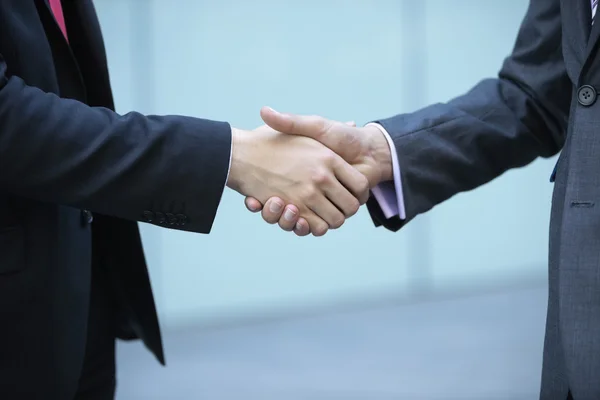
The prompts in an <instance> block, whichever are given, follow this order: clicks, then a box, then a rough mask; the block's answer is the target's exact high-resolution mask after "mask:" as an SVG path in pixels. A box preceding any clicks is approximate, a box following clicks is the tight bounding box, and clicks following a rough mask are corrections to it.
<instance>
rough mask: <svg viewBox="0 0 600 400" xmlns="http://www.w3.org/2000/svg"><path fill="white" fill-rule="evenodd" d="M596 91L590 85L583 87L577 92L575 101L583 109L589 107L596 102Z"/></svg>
mask: <svg viewBox="0 0 600 400" xmlns="http://www.w3.org/2000/svg"><path fill="white" fill-rule="evenodd" d="M596 97H598V95H597V93H596V89H594V87H593V86H590V85H583V86H582V87H580V88H579V90H577V101H578V102H579V104H581V105H582V106H584V107H589V106H591V105H592V104H594V103H595V102H596Z"/></svg>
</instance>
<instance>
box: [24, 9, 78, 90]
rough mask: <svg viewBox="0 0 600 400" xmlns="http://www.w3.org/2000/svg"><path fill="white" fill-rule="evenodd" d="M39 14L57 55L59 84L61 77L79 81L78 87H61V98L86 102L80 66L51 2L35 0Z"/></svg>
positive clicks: (56, 64)
mask: <svg viewBox="0 0 600 400" xmlns="http://www.w3.org/2000/svg"><path fill="white" fill-rule="evenodd" d="M35 3H36V6H37V9H38V13H39V14H40V18H41V19H42V21H43V24H44V29H45V30H46V35H47V37H48V40H49V42H50V43H51V48H52V51H53V53H54V54H55V67H56V68H57V75H58V78H59V84H60V83H61V82H62V80H61V78H60V77H61V75H62V74H63V73H64V74H68V75H69V76H71V77H75V78H76V79H77V81H78V84H77V85H70V86H69V87H68V88H67V87H65V86H62V87H61V96H63V97H69V98H74V99H78V100H80V101H84V100H85V99H86V93H85V92H86V90H85V85H84V82H83V78H82V76H81V71H80V70H79V64H78V63H77V59H76V58H75V54H74V53H73V51H72V49H71V46H70V45H69V43H68V42H67V40H66V38H65V35H64V34H63V31H62V30H61V29H60V26H59V25H58V22H56V18H54V12H53V11H52V8H51V7H50V1H49V0H35Z"/></svg>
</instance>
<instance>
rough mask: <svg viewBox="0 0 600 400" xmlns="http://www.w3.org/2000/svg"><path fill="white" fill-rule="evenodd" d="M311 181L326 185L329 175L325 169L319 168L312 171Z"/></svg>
mask: <svg viewBox="0 0 600 400" xmlns="http://www.w3.org/2000/svg"><path fill="white" fill-rule="evenodd" d="M312 181H313V183H314V184H315V185H317V186H322V185H326V184H327V183H329V181H330V176H329V173H328V172H327V170H325V169H319V170H316V171H315V172H313V175H312Z"/></svg>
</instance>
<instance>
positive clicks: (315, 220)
mask: <svg viewBox="0 0 600 400" xmlns="http://www.w3.org/2000/svg"><path fill="white" fill-rule="evenodd" d="M325 201H327V199H325ZM334 208H335V207H334ZM302 215H303V218H304V220H305V221H306V223H307V224H308V226H310V232H311V233H312V234H313V236H323V235H324V234H326V233H327V231H328V230H329V225H328V224H327V222H325V220H323V218H321V217H319V216H318V215H317V214H315V213H314V212H313V211H311V210H307V211H305V212H303V213H302ZM300 219H302V218H300Z"/></svg>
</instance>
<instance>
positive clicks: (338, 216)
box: [306, 177, 356, 234]
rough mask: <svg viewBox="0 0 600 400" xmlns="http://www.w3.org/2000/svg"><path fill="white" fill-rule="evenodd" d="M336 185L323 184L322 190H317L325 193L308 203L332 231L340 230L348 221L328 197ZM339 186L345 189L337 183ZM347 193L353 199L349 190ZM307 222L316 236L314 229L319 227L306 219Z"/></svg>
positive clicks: (318, 194)
mask: <svg viewBox="0 0 600 400" xmlns="http://www.w3.org/2000/svg"><path fill="white" fill-rule="evenodd" d="M330 179H331V180H334V179H335V178H334V177H332V178H330ZM335 185H336V183H327V184H323V185H322V186H321V188H320V189H317V190H323V191H322V192H320V191H319V192H317V193H316V194H314V195H313V196H311V197H310V198H309V199H308V201H307V202H306V206H307V207H308V208H309V209H310V210H312V211H313V212H314V213H315V214H317V215H318V216H319V217H320V218H321V219H323V221H325V222H326V223H327V225H328V226H329V228H330V229H337V228H339V227H340V226H342V225H343V223H344V221H345V220H346V218H345V217H344V214H343V213H342V211H340V209H338V206H337V204H334V203H333V202H332V201H331V200H330V199H329V198H328V196H327V194H326V192H327V191H329V190H330V189H329V187H333V186H335ZM337 185H338V186H339V188H341V189H343V187H342V185H341V184H340V183H339V182H337ZM343 190H345V189H343ZM346 192H347V195H348V196H349V197H350V198H351V197H352V195H351V194H350V193H349V192H348V191H347V190H346ZM336 200H337V199H336ZM344 200H346V199H344ZM355 201H356V200H355ZM306 220H307V221H308V223H309V225H310V227H311V230H312V232H313V234H314V233H315V231H314V229H315V228H317V227H316V226H315V224H313V223H312V221H311V220H310V219H308V218H306Z"/></svg>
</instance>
